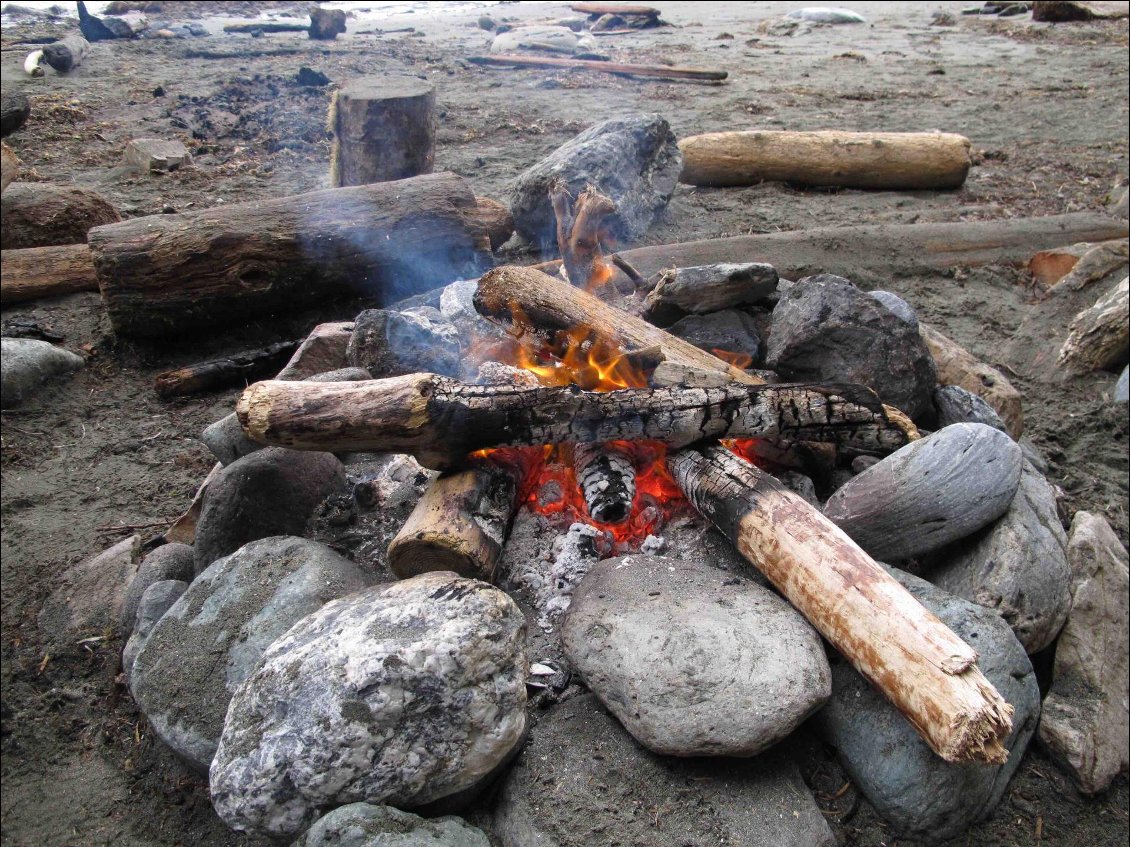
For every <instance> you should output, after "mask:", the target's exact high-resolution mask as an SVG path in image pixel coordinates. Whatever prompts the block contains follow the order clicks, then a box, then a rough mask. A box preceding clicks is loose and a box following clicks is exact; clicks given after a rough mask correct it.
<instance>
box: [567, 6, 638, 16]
mask: <svg viewBox="0 0 1130 847" xmlns="http://www.w3.org/2000/svg"><path fill="white" fill-rule="evenodd" d="M569 8H570V9H572V10H573V11H574V12H578V13H580V14H582V15H594V16H596V17H598V18H599V17H602V16H604V15H619V16H620V17H624V16H625V15H627V16H629V17H637V16H638V17H645V18H658V17H659V10H658V9H656V8H653V7H652V6H631V5H628V4H625V3H574V4H573V5H571V6H570V7H569Z"/></svg>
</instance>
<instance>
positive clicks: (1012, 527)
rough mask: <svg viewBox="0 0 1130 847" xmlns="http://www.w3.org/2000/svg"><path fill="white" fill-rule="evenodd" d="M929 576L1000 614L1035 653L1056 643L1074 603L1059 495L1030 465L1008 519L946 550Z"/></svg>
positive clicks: (940, 554) (944, 587)
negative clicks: (1069, 606) (1057, 499)
mask: <svg viewBox="0 0 1130 847" xmlns="http://www.w3.org/2000/svg"><path fill="white" fill-rule="evenodd" d="M926 576H927V578H928V579H929V580H930V581H931V582H932V583H934V584H935V585H937V586H938V587H940V588H943V589H945V590H946V591H949V592H950V593H951V594H957V595H959V596H961V597H964V598H966V599H967V600H971V601H973V602H974V603H980V604H981V605H982V606H988V607H989V608H991V609H995V610H996V611H997V612H999V613H1000V615H1001V616H1002V617H1003V618H1004V619H1005V620H1006V621H1008V623H1009V625H1010V626H1011V627H1012V629H1013V631H1014V632H1015V633H1016V637H1017V638H1019V639H1020V643H1021V644H1023V645H1024V648H1025V649H1026V650H1027V651H1028V652H1029V653H1037V652H1039V651H1040V650H1043V649H1044V648H1045V647H1047V646H1048V645H1049V644H1051V643H1052V641H1053V640H1054V639H1055V636H1056V634H1057V633H1058V632H1059V630H1060V627H1062V626H1063V621H1064V619H1065V618H1066V617H1067V608H1068V605H1069V604H1070V602H1071V568H1070V566H1069V565H1068V563H1067V536H1066V534H1065V533H1064V531H1063V527H1062V526H1061V525H1060V523H1059V514H1058V512H1057V510H1056V498H1055V491H1054V490H1053V489H1052V487H1051V486H1050V485H1048V482H1047V480H1046V479H1044V477H1043V475H1042V474H1041V473H1040V472H1039V471H1037V470H1036V469H1035V468H1034V467H1032V465H1031V464H1030V463H1028V462H1025V463H1024V472H1023V474H1022V476H1021V478H1020V487H1019V489H1018V490H1017V492H1016V496H1015V497H1014V498H1013V500H1012V503H1011V504H1010V506H1009V508H1008V511H1007V512H1005V514H1004V516H1003V517H1002V518H1001V519H1000V520H998V521H997V522H996V523H994V524H993V525H992V526H990V527H987V528H986V529H985V530H984V531H983V532H981V533H978V534H977V535H974V536H971V537H969V538H967V539H965V540H964V541H962V542H959V543H958V544H956V545H954V546H953V547H952V548H950V549H947V550H944V551H941V552H940V553H939V554H938V556H937V557H936V559H935V562H934V564H933V566H932V567H931V569H930V570H928V571H927V573H926Z"/></svg>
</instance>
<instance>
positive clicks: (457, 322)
mask: <svg viewBox="0 0 1130 847" xmlns="http://www.w3.org/2000/svg"><path fill="white" fill-rule="evenodd" d="M478 288H479V281H478V280H476V279H460V280H456V281H455V282H453V283H451V285H448V286H446V287H445V288H444V289H443V291H441V292H440V295H439V311H440V314H442V315H443V316H444V317H445V318H447V320H448V321H450V322H451V323H452V324H453V325H454V327H455V330H456V332H457V333H458V336H459V341H460V345H461V346H460V350H461V353H462V355H463V368H464V371H463V374H462V375H463V377H464V378H470V377H471V376H472V374H474V373H476V372H477V371H478V365H479V361H480V359H481V357H480V356H476V355H471V354H472V353H473V351H472V349H471V348H472V344H473V343H474V342H476V341H477V342H479V343H486V344H489V343H491V342H495V341H505V340H506V339H508V338H509V337H510V336H508V335H507V333H506V330H504V329H502V327H500V326H499V325H498V324H495V323H491V322H490V321H488V320H487V319H486V318H484V317H483V316H482V315H480V314H479V313H478V310H476V309H475V302H474V299H473V298H474V296H475V292H476V291H477V290H478Z"/></svg>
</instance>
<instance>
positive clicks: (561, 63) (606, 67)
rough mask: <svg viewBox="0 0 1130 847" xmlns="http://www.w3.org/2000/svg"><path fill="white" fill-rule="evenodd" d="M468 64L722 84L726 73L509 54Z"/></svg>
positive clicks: (471, 58)
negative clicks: (691, 80)
mask: <svg viewBox="0 0 1130 847" xmlns="http://www.w3.org/2000/svg"><path fill="white" fill-rule="evenodd" d="M467 61H468V62H473V63H475V64H476V65H493V66H503V67H520V68H560V69H563V70H575V71H599V72H600V73H606V74H626V75H628V76H645V77H659V78H661V79H698V80H704V81H711V82H718V81H721V80H724V79H725V78H726V77H727V76H728V74H727V73H726V71H716V70H710V69H707V68H680V67H676V66H674V65H670V66H669V65H630V64H624V63H622V62H597V61H591V60H588V59H554V58H550V57H548V56H519V55H517V54H513V53H495V54H492V55H490V56H469V57H468V58H467Z"/></svg>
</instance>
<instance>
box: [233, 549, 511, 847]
mask: <svg viewBox="0 0 1130 847" xmlns="http://www.w3.org/2000/svg"><path fill="white" fill-rule="evenodd" d="M527 668H528V665H527V660H526V620H525V616H524V615H523V614H522V612H521V610H520V609H519V608H518V606H517V605H516V604H515V603H514V601H513V600H511V599H510V598H509V597H507V596H506V594H504V593H503V592H501V591H499V590H498V589H496V588H493V587H492V586H490V585H487V584H486V583H483V582H477V581H475V580H470V579H462V578H460V577H457V576H456V575H455V574H453V573H449V572H448V573H442V572H441V573H427V574H422V575H421V576H418V577H414V578H412V579H407V580H403V581H401V582H397V583H394V584H392V585H387V586H376V587H373V588H370V589H368V590H366V591H361V592H358V593H356V594H354V595H352V596H350V597H346V598H343V599H341V600H338V601H335V602H333V603H330V604H327V605H326V606H325V607H324V608H323V609H322V610H321V611H319V612H316V613H314V614H312V615H310V616H308V617H307V618H305V619H304V620H302V621H301V622H299V623H298V624H296V625H295V626H294V627H293V628H291V630H290V631H289V632H288V633H287V634H286V635H285V636H283V637H282V638H280V639H279V640H278V641H276V642H275V643H274V644H272V645H271V646H270V648H269V649H268V650H267V652H266V653H265V654H264V655H263V659H262V661H261V662H260V663H259V666H258V667H257V668H256V669H255V672H254V673H253V674H251V676H250V677H248V679H247V680H246V682H245V683H244V684H243V685H242V686H241V687H240V689H239V690H238V691H237V692H236V694H235V696H234V697H233V698H232V703H231V708H230V709H229V710H228V717H227V722H226V723H225V725H224V734H223V738H222V739H221V741H220V747H219V750H218V751H217V752H216V758H215V761H214V762H213V763H212V771H211V789H212V804H213V806H215V808H216V811H217V812H218V813H219V815H220V817H221V818H223V819H224V821H225V822H226V823H227V824H228V825H229V826H231V827H233V828H234V829H237V830H240V831H246V832H256V833H261V834H266V835H272V836H275V837H281V836H291V835H294V834H295V833H296V832H298V831H300V830H301V829H302V828H303V827H304V826H305V825H306V824H308V823H309V822H310V820H311V819H312V818H314V817H316V816H317V815H318V813H319V812H320V810H322V809H325V808H328V807H333V806H339V805H344V804H346V803H356V802H366V803H389V804H394V805H396V806H398V807H408V808H412V807H419V806H422V805H424V804H427V803H431V802H433V801H435V800H438V799H440V798H443V797H447V796H449V795H451V794H454V793H456V792H458V791H462V790H464V789H467V788H469V787H471V786H473V785H475V784H476V783H478V782H479V781H480V780H481V779H482V778H483V777H484V776H485V775H487V774H489V773H490V772H491V771H492V770H493V769H494V768H495V766H496V765H498V764H499V763H500V762H501V761H502V760H504V759H505V758H506V757H507V756H508V755H509V754H510V753H511V752H512V751H513V748H514V746H515V745H516V744H517V743H518V741H519V739H520V738H521V737H522V733H523V730H524V728H525V722H526V715H525V705H526V690H525V678H526V673H527Z"/></svg>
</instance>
